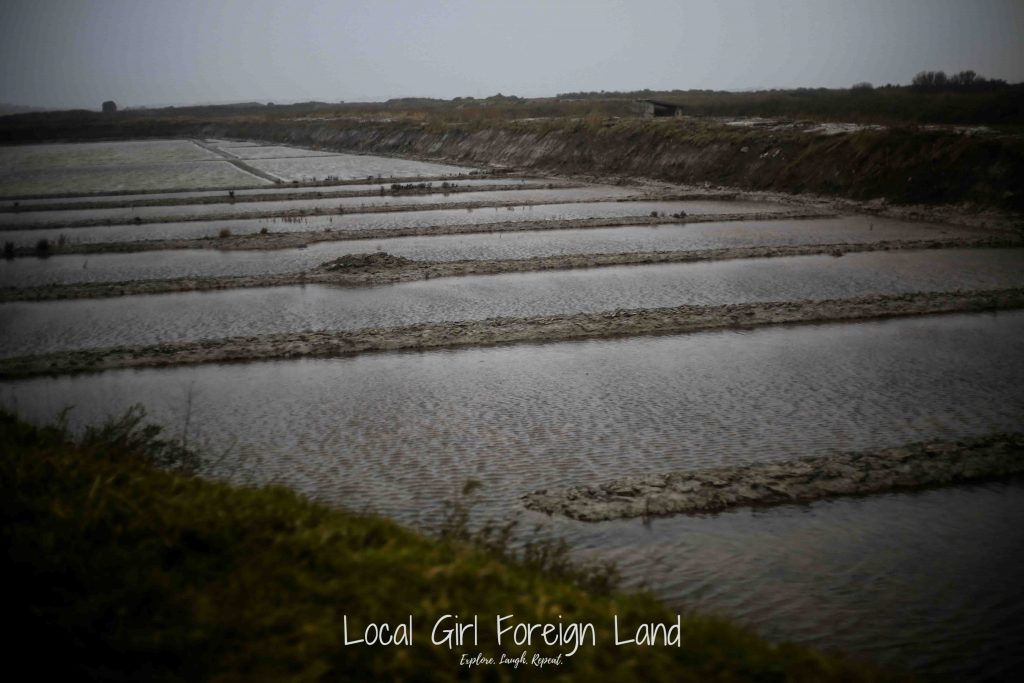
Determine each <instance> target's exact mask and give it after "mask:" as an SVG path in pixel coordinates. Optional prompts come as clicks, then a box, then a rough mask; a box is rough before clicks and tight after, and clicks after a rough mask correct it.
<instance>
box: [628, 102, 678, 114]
mask: <svg viewBox="0 0 1024 683" xmlns="http://www.w3.org/2000/svg"><path fill="white" fill-rule="evenodd" d="M636 105H637V109H638V110H639V112H640V115H641V116H644V117H648V118H649V117H652V116H682V115H683V107H682V105H680V104H673V103H671V102H664V101H662V100H636Z"/></svg>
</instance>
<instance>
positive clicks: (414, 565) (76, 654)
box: [0, 413, 881, 681]
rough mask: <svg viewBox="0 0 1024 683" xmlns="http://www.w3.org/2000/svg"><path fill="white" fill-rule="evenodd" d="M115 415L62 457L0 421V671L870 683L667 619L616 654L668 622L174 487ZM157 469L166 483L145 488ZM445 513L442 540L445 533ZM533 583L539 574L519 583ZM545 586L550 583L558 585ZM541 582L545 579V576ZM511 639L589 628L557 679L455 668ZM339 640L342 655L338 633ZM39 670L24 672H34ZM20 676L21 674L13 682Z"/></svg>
mask: <svg viewBox="0 0 1024 683" xmlns="http://www.w3.org/2000/svg"><path fill="white" fill-rule="evenodd" d="M141 417H142V416H141V414H139V413H132V414H129V415H127V416H125V417H123V418H121V419H120V420H117V421H114V422H112V423H110V424H108V425H105V426H104V427H102V428H99V429H95V430H91V431H90V432H89V433H88V434H86V436H85V437H84V438H83V439H82V440H81V441H80V442H79V443H78V444H72V443H71V442H70V441H69V439H68V435H67V432H66V431H65V430H63V429H62V428H60V427H47V428H36V427H33V426H30V425H28V424H26V423H24V422H21V421H19V420H17V419H16V418H15V417H13V416H12V415H10V414H7V413H0V444H2V448H0V451H2V453H3V455H2V457H0V482H2V486H3V490H2V496H0V501H2V502H0V505H2V506H3V520H4V521H3V526H2V529H3V531H2V534H0V536H2V543H3V549H4V558H5V564H6V565H7V570H8V571H7V575H8V580H7V583H6V587H7V591H8V597H7V600H6V606H7V613H8V623H9V624H12V625H16V627H17V633H16V635H15V637H14V641H13V642H12V641H10V640H9V641H8V646H9V649H8V652H10V653H13V654H14V655H15V661H14V662H11V663H9V666H13V667H15V668H14V670H18V666H19V665H21V664H25V665H26V666H29V667H31V668H30V669H26V670H32V671H34V672H35V674H36V676H41V677H43V678H45V677H46V675H47V674H57V675H60V674H63V675H65V676H67V680H82V679H96V680H100V679H102V680H207V679H215V680H334V679H338V680H361V681H362V680H381V679H385V680H388V679H389V680H405V679H415V680H455V679H459V680H464V679H466V680H468V679H477V680H507V679H512V678H517V677H533V676H540V675H543V676H550V677H557V678H563V679H565V678H579V679H581V680H585V679H594V678H598V677H600V679H601V680H672V681H678V680H694V681H697V680H700V681H708V680H808V681H811V680H813V681H820V680H869V679H877V678H880V677H881V675H880V674H878V673H877V672H875V671H873V670H871V669H868V668H864V667H861V666H859V665H856V664H853V663H850V662H847V661H844V660H840V659H836V658H832V657H828V656H825V655H822V654H819V653H817V652H815V651H812V650H809V649H807V648H803V647H799V646H795V645H786V644H781V645H777V644H771V643H768V642H765V641H763V640H761V639H759V638H757V637H756V636H754V635H752V634H751V633H749V632H746V631H744V630H742V629H739V628H737V627H735V626H733V625H730V624H728V623H726V622H723V621H721V620H716V619H710V618H705V617H700V616H695V615H684V616H683V619H682V629H681V631H682V632H681V636H682V638H681V641H682V647H679V648H676V647H661V646H657V647H638V646H634V645H626V646H620V647H616V646H614V644H613V635H612V632H611V626H612V615H615V614H617V615H618V617H619V619H620V620H621V622H622V623H623V624H626V623H628V624H631V625H635V624H640V623H646V622H674V619H675V615H674V614H670V612H669V610H668V609H667V608H665V607H664V606H662V605H660V604H659V603H657V602H656V601H655V600H653V599H652V598H650V597H648V596H645V595H637V594H634V595H619V594H612V595H609V596H601V595H598V594H596V593H593V592H587V591H585V590H583V589H582V588H580V587H579V586H577V585H575V584H574V583H573V582H572V581H570V579H569V577H568V575H569V574H572V572H571V571H568V570H567V571H562V572H556V573H552V572H551V571H545V570H544V569H543V567H547V568H548V569H550V568H552V567H554V568H556V569H557V568H558V566H556V565H557V563H555V564H554V565H553V564H552V563H551V562H550V561H549V559H550V558H548V559H545V558H544V557H543V556H542V555H543V554H541V555H534V556H533V559H532V560H531V559H530V557H528V556H527V557H520V558H519V559H518V560H509V559H508V558H507V556H506V557H502V556H501V553H498V552H495V551H494V549H493V547H492V548H491V549H490V550H489V549H487V548H484V547H480V546H474V545H471V544H468V543H466V542H465V541H464V540H462V538H463V535H462V534H459V533H452V534H448V535H447V536H443V537H442V538H441V539H436V540H435V539H429V538H426V537H424V536H422V535H419V534H417V533H414V532H412V531H409V530H407V529H404V528H402V527H400V526H398V525H396V524H394V523H392V522H389V521H387V520H384V519H380V518H376V517H370V516H362V515H357V514H352V513H348V512H343V511H338V510H334V509H329V508H327V507H324V506H322V505H318V504H314V503H312V502H310V501H308V500H305V499H303V498H302V497H300V496H298V495H296V494H294V493H291V492H289V491H287V490H285V489H282V488H260V489H247V488H236V487H231V486H228V485H225V484H221V483H216V482H211V481H205V480H202V479H199V478H197V477H195V476H192V475H191V474H189V473H188V470H189V469H191V468H192V467H193V466H194V464H195V462H194V461H193V460H191V458H192V456H191V455H190V454H189V453H188V452H187V451H184V450H181V449H180V446H179V445H176V444H174V443H173V442H172V441H167V440H163V439H161V437H160V434H159V430H158V429H157V428H154V427H147V426H145V425H144V424H143V423H142V421H141ZM158 464H159V465H162V466H163V467H164V468H166V467H167V466H173V467H175V468H177V471H173V470H168V469H164V468H158V467H157V466H156V465H158ZM461 514H462V513H461V512H460V513H458V514H457V515H455V516H454V517H453V520H454V522H453V527H452V528H453V529H455V530H458V529H460V528H464V525H463V520H461V519H460V517H459V515H461ZM539 567H540V568H539ZM562 569H565V567H564V566H563V567H562ZM558 573H561V574H562V575H561V576H559V575H557V574H558ZM410 614H411V615H412V619H413V624H414V628H413V645H412V646H410V647H405V646H400V647H381V646H376V647H368V646H360V645H353V646H345V644H344V634H343V631H342V624H343V619H344V617H345V615H348V618H349V621H350V623H351V626H352V627H355V626H356V623H357V622H358V624H359V625H360V628H361V627H362V625H365V624H366V623H370V622H378V623H379V622H390V623H393V624H394V623H398V622H402V621H405V620H407V619H408V615H410ZM445 614H459V615H461V616H462V617H463V618H464V619H467V618H469V617H470V615H473V614H476V615H479V616H480V632H481V633H480V643H479V646H473V645H467V646H463V647H459V646H456V647H455V648H454V649H451V650H449V649H448V648H446V647H444V646H442V645H432V644H431V643H430V629H431V627H432V625H433V623H434V622H435V620H437V619H438V618H439V617H441V616H443V615H445ZM505 614H514V615H515V619H514V622H515V623H520V622H530V623H558V621H559V616H560V615H561V617H562V618H563V620H564V622H566V623H569V622H579V623H584V622H592V623H594V624H595V626H596V629H597V645H596V646H590V645H589V644H588V645H586V646H584V647H583V648H581V649H580V650H579V651H578V652H577V653H576V654H575V655H574V656H573V657H571V658H568V659H566V658H564V657H563V661H564V662H565V663H564V665H563V666H561V667H549V668H545V669H536V668H533V667H530V666H526V667H525V668H524V667H520V668H519V669H518V670H517V669H514V668H512V667H511V666H501V665H497V664H495V665H493V666H482V667H477V668H472V669H467V668H466V667H460V666H459V659H460V656H461V654H462V653H463V652H465V653H467V654H468V655H471V656H472V655H475V654H476V653H478V652H480V653H483V654H484V655H485V656H489V657H495V658H496V659H497V657H498V655H499V653H500V652H502V651H506V652H508V653H509V655H510V656H515V655H517V654H519V652H520V651H521V650H523V649H526V650H527V651H528V652H529V653H531V654H532V653H534V652H538V653H541V654H546V655H551V656H553V655H556V654H557V653H558V651H559V648H549V647H543V646H542V647H536V646H533V647H516V646H507V645H506V646H504V647H502V648H500V649H499V648H498V647H497V646H496V645H495V643H494V631H493V628H494V624H493V622H494V618H495V616H496V615H505ZM350 637H356V635H355V634H354V633H350ZM39 652H43V653H46V656H45V657H43V658H39V657H38V655H37V654H35V655H29V654H28V653H39ZM27 657H32V661H28V662H20V661H17V660H18V659H21V658H27Z"/></svg>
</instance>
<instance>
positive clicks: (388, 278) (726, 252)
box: [0, 237, 1024, 302]
mask: <svg viewBox="0 0 1024 683" xmlns="http://www.w3.org/2000/svg"><path fill="white" fill-rule="evenodd" d="M1021 246H1024V238H1019V239H1013V238H999V237H976V238H971V237H967V238H948V239H934V240H891V241H881V242H866V243H839V244H819V245H794V246H780V247H730V248H725V249H704V250H698V251H657V252H623V253H618V254H569V255H564V256H539V257H534V258H526V259H495V260H489V261H481V260H466V261H414V260H410V259H405V258H400V257H393V256H391V255H390V254H384V253H381V252H378V253H371V254H351V255H346V256H344V257H342V258H341V259H336V260H335V261H331V262H328V263H324V264H321V265H320V266H318V267H317V268H313V269H311V270H307V271H300V272H295V273H281V274H272V275H271V274H268V275H238V276H230V275H227V276H216V277H181V278H171V279H161V280H126V281H120V282H84V283H77V284H54V285H41V286H37V287H5V288H0V302H5V301H48V300H54V299H92V298H103V297H114V296H129V295H140V294H167V293H171V292H199V291H213V290H220V289H239V288H245V287H279V286H287V285H307V284H327V285H336V286H341V287H360V286H372V285H382V284H390V283H395V282H411V281H414V280H429V279H432V278H440V277H458V276H463V275H494V274H498V273H517V272H527V271H539V270H569V269H576V268H597V267H605V266H621V265H640V264H653V263H694V262H699V261H725V260H735V259H751V258H775V257H785V256H812V255H821V254H828V255H830V256H835V257H841V256H843V255H844V254H853V253H860V252H870V251H904V250H920V249H963V248H995V247H1021ZM382 257H387V258H382ZM339 261H344V262H345V263H344V264H342V265H338V264H337V263H336V262H339Z"/></svg>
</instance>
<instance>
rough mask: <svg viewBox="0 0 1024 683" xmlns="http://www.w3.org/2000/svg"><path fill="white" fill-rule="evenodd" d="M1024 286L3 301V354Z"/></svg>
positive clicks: (908, 255)
mask: <svg viewBox="0 0 1024 683" xmlns="http://www.w3.org/2000/svg"><path fill="white" fill-rule="evenodd" d="M1014 286H1016V287H1021V286H1024V249H956V250H954V249H948V250H941V251H906V252H869V253H860V254H849V255H847V256H844V257H842V258H834V257H831V256H797V257H785V258H769V259H742V260H734V261H718V262H707V263H685V264H659V265H643V266H612V267H607V268H591V269H581V270H566V271H541V272H528V273H507V274H500V275H482V276H481V275H478V276H465V277H451V278H438V279H433V280H423V281H416V282H404V283H398V284H392V285H383V286H377V287H364V288H340V287H330V286H324V285H315V286H314V285H307V286H289V287H269V288H266V287H261V288H252V289H235V290H223V291H212V292H181V293H174V294H154V295H146V296H126V297H116V298H110V299H82V300H57V301H42V302H9V303H4V304H0V318H2V319H3V320H4V322H5V325H4V328H3V330H0V355H3V356H15V355H21V354H27V353H44V352H48V351H58V350H66V349H80V348H91V347H106V346H117V345H127V346H134V345H143V344H156V343H162V342H170V341H185V340H198V339H211V338H220V337H234V336H251V335H264V334H278V333H287V332H301V331H311V330H352V329H359V328H363V327H391V326H398V325H410V324H414V323H421V322H440V321H460V320H483V319H485V318H491V317H499V316H508V317H531V316H541V315H555V314H562V313H577V312H596V311H612V310H615V309H619V308H657V307H661V306H679V305H683V304H700V305H715V304H727V303H742V302H753V301H795V300H801V299H832V298H850V297H857V296H864V295H868V294H886V293H888V294H892V293H901V292H915V291H952V290H957V289H996V288H1002V287H1014Z"/></svg>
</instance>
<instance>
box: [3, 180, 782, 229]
mask: <svg viewBox="0 0 1024 683" xmlns="http://www.w3.org/2000/svg"><path fill="white" fill-rule="evenodd" d="M632 194H635V192H634V191H631V190H624V189H622V188H618V187H613V186H591V187H572V188H555V189H547V188H536V189H534V188H528V189H522V190H505V191H502V190H499V191H481V192H454V193H446V192H443V191H442V190H440V189H438V191H437V192H436V193H433V194H410V195H401V194H399V195H394V196H392V195H384V196H373V197H331V198H324V199H315V198H309V199H287V200H282V201H262V202H250V203H241V204H237V203H227V204H191V205H189V204H182V205H179V206H131V207H116V208H103V209H71V210H55V211H28V212H22V213H18V212H6V213H0V228H8V227H10V226H26V227H28V226H34V225H46V224H48V223H69V224H73V223H86V222H93V221H101V220H106V221H110V222H114V223H127V222H129V221H132V220H134V219H136V218H138V219H140V220H144V221H151V220H157V219H169V218H178V217H181V218H185V217H188V216H203V217H206V218H208V219H210V220H212V219H216V218H224V217H236V216H243V215H246V214H253V215H260V214H264V215H265V214H272V213H274V212H278V213H285V212H289V211H327V210H335V209H340V210H344V211H358V210H360V209H363V208H365V207H388V206H393V207H406V206H417V205H426V204H463V203H472V202H490V203H504V202H546V203H549V204H557V203H559V202H569V201H583V200H589V201H614V200H616V199H618V198H620V197H626V196H629V195H632ZM769 208H770V207H769Z"/></svg>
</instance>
